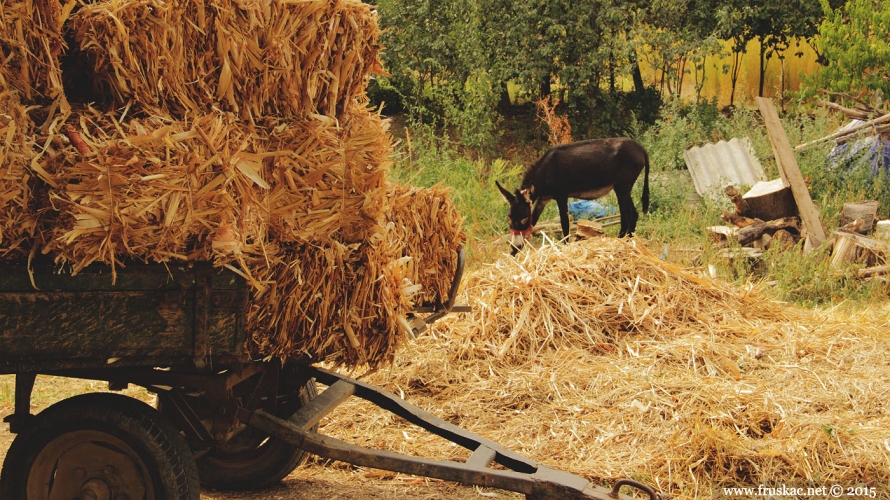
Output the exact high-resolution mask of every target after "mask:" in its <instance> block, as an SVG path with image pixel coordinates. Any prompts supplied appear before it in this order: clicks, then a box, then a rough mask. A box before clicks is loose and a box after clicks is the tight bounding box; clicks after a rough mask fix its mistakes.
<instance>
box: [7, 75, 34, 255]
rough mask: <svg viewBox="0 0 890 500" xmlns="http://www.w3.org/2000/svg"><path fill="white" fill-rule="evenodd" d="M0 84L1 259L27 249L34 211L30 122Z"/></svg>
mask: <svg viewBox="0 0 890 500" xmlns="http://www.w3.org/2000/svg"><path fill="white" fill-rule="evenodd" d="M2 89H3V86H2V85H0V261H2V260H6V259H8V258H13V257H15V256H19V255H21V254H22V253H27V252H28V251H29V250H30V245H29V239H30V238H31V237H33V236H34V231H35V228H36V224H37V214H36V207H35V200H34V189H35V183H34V179H33V175H32V173H31V169H30V167H29V165H30V163H31V160H32V158H34V149H33V148H34V137H33V135H32V134H31V128H32V127H33V124H32V123H31V120H30V118H29V117H28V115H27V114H26V113H25V109H24V107H23V106H21V105H20V104H19V101H18V97H17V95H16V93H15V92H13V91H10V90H2Z"/></svg>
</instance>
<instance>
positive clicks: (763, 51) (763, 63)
mask: <svg viewBox="0 0 890 500" xmlns="http://www.w3.org/2000/svg"><path fill="white" fill-rule="evenodd" d="M765 76H766V47H764V45H763V37H760V83H759V84H758V86H757V97H763V79H764V77H765Z"/></svg>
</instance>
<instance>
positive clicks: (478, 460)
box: [238, 366, 658, 500]
mask: <svg viewBox="0 0 890 500" xmlns="http://www.w3.org/2000/svg"><path fill="white" fill-rule="evenodd" d="M301 371H302V372H303V374H304V375H305V376H310V377H313V378H315V379H316V380H317V381H318V382H320V383H322V384H324V385H327V386H328V389H326V390H325V391H324V392H322V393H321V394H320V395H319V396H317V397H316V398H314V399H313V400H312V401H311V402H310V404H308V405H306V406H304V407H303V408H302V409H300V410H299V411H298V412H297V413H296V414H295V415H294V416H293V417H291V418H290V419H289V420H282V419H280V418H277V417H275V416H273V415H270V414H268V413H267V412H264V411H262V410H253V411H251V410H248V409H241V410H239V413H238V418H239V419H240V420H241V421H242V422H244V423H246V424H248V425H251V426H253V427H256V428H258V429H260V430H262V431H263V432H266V433H268V434H270V435H272V436H275V437H277V438H278V439H281V440H283V441H286V442H289V443H291V444H293V445H295V446H298V447H299V448H301V449H303V450H306V451H308V452H310V453H314V454H316V455H319V456H322V457H325V458H329V459H334V460H341V461H344V462H347V463H351V464H355V465H360V466H365V467H372V468H376V469H384V470H390V471H395V472H403V473H407V474H414V475H418V476H425V477H433V478H438V479H444V480H448V481H456V482H460V483H466V484H473V485H478V486H486V487H492V488H498V489H503V490H508V491H515V492H519V493H524V494H525V495H526V496H527V498H529V499H535V500H551V499H553V500H555V499H561V500H571V499H597V500H614V499H619V498H624V499H629V498H630V497H627V496H624V495H621V494H620V493H619V490H620V488H621V487H622V486H628V487H630V488H633V489H637V490H640V491H642V492H644V493H645V494H647V495H648V496H649V498H650V500H657V498H658V496H657V494H656V492H655V490H653V489H652V488H650V487H649V486H646V485H644V484H642V483H639V482H637V481H633V480H629V479H623V480H621V481H618V482H617V483H616V484H615V487H614V488H613V489H612V490H608V489H605V488H602V487H600V486H596V485H594V484H593V483H591V482H590V481H588V480H587V479H584V478H582V477H580V476H576V475H573V474H570V473H567V472H563V471H559V470H556V469H552V468H549V467H546V466H543V465H541V464H539V463H537V462H534V461H532V460H530V459H528V458H526V457H523V456H522V455H519V454H517V453H515V452H513V451H510V450H508V449H507V448H504V447H503V446H501V445H499V444H497V443H494V442H492V441H490V440H488V439H485V438H483V437H480V436H477V435H476V434H473V433H472V432H469V431H467V430H465V429H462V428H460V427H457V426H456V425H453V424H451V423H449V422H447V421H445V420H443V419H441V418H439V417H436V416H435V415H433V414H431V413H428V412H426V411H424V410H422V409H420V408H418V407H416V406H414V405H412V404H410V403H408V402H407V401H405V400H403V399H400V398H399V397H398V396H396V395H395V394H392V393H390V392H388V391H385V390H383V389H379V388H376V387H373V386H371V385H369V384H366V383H364V382H361V381H358V380H354V379H350V378H348V377H346V376H344V375H341V374H339V373H336V372H333V371H330V370H325V369H323V368H318V367H313V366H305V367H302V368H301ZM353 396H355V397H359V398H362V399H364V400H366V401H369V402H371V403H373V404H375V405H377V406H378V407H380V408H382V409H384V410H387V411H389V412H391V413H393V414H395V415H398V416H399V417H402V418H403V419H405V420H407V421H408V422H410V423H412V424H414V425H417V426H419V427H421V428H423V429H424V430H426V431H428V432H430V433H433V434H435V435H437V436H440V437H442V438H444V439H447V440H449V441H451V442H453V443H455V444H458V445H460V446H462V447H464V448H466V449H468V450H471V451H472V454H471V455H470V457H469V458H468V459H467V460H466V462H457V461H453V460H429V459H425V458H420V457H416V456H411V455H404V454H401V453H394V452H391V451H386V450H376V449H369V448H362V447H360V446H356V445H354V444H351V443H347V442H345V441H342V440H339V439H335V438H332V437H329V436H325V435H322V434H320V433H318V432H314V431H312V430H311V428H312V427H313V426H314V425H316V424H317V423H318V422H319V421H320V420H321V419H322V418H324V417H325V416H326V415H328V414H329V413H330V412H331V411H333V410H334V409H335V408H336V407H337V406H339V405H340V404H342V403H343V402H344V401H346V400H348V399H349V398H350V397H353ZM492 464H499V465H500V466H502V467H503V468H498V469H494V468H491V467H489V466H490V465H492Z"/></svg>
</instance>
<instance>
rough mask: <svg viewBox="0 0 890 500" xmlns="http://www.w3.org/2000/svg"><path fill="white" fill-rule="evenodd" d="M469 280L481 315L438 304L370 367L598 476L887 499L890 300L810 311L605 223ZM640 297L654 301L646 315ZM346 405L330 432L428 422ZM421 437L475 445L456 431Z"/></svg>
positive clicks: (394, 385)
mask: <svg viewBox="0 0 890 500" xmlns="http://www.w3.org/2000/svg"><path fill="white" fill-rule="evenodd" d="M514 276H515V277H516V279H515V280H514ZM637 276H639V279H640V283H639V285H638V286H635V284H636V282H637ZM557 277H559V280H558V281H557ZM466 281H467V283H466V301H467V302H468V303H469V304H471V305H472V306H473V313H472V314H465V315H455V316H449V317H448V318H445V319H443V320H441V321H440V322H439V323H437V324H436V325H435V326H434V327H433V328H432V329H431V333H430V334H429V335H425V336H422V337H420V338H418V339H417V340H415V341H414V342H412V343H411V344H410V345H409V346H407V348H405V349H403V350H402V351H400V353H399V355H398V356H397V358H396V362H395V366H394V367H393V369H392V370H388V371H386V372H385V373H378V374H374V375H372V376H371V377H370V378H369V380H368V381H369V382H370V383H375V384H381V385H382V386H384V387H385V388H387V389H389V390H392V391H394V392H396V393H400V392H401V393H404V394H405V397H406V398H407V399H408V400H409V401H411V402H412V403H414V404H416V405H418V406H421V407H423V408H428V409H430V410H431V411H433V412H434V413H435V414H436V415H438V416H440V417H442V418H444V419H446V420H449V421H452V422H455V423H459V424H460V425H461V426H463V427H466V428H469V429H471V430H473V431H475V432H478V433H480V434H481V435H484V436H485V437H487V438H489V439H492V440H494V441H496V442H501V443H503V444H505V445H506V446H508V447H510V448H511V449H514V450H515V451H517V452H520V453H523V454H526V455H528V456H530V457H531V458H532V459H536V460H539V461H541V462H542V463H544V464H547V465H550V466H553V467H557V468H559V469H561V470H566V471H568V472H572V473H575V474H579V475H581V476H583V477H586V478H588V479H590V480H592V481H594V482H595V483H602V482H605V483H614V481H615V480H616V479H618V478H622V477H638V478H644V482H646V483H648V484H650V485H653V486H654V487H656V488H657V489H658V490H660V491H662V492H664V493H667V494H669V495H671V496H672V497H673V498H681V499H692V498H711V497H721V496H724V495H723V492H722V489H721V488H723V487H734V486H740V487H752V486H753V487H754V488H757V487H758V485H761V484H762V485H765V486H779V487H780V486H782V485H785V486H787V487H809V486H812V487H819V486H823V485H824V486H831V485H835V484H837V485H849V486H848V487H850V488H853V487H855V486H864V487H866V488H875V489H874V490H872V491H874V492H875V495H872V494H867V496H875V497H876V498H887V495H888V493H887V491H886V488H885V486H886V485H887V484H888V483H890V454H888V452H887V443H888V442H890V412H888V411H887V403H886V400H887V398H886V394H887V393H888V391H890V365H888V364H887V359H888V357H890V338H888V337H890V335H888V333H887V332H888V331H890V329H888V324H890V309H888V308H887V307H886V306H881V307H876V308H874V309H872V310H868V311H861V312H855V313H849V312H845V311H843V310H841V309H840V308H829V309H818V310H802V309H798V308H796V307H792V306H789V305H787V304H782V303H779V302H775V301H773V300H771V299H770V298H769V296H767V295H765V294H764V293H763V290H761V289H760V288H759V287H758V286H749V285H745V286H737V285H732V284H727V283H722V282H719V281H715V280H711V279H709V278H707V277H704V276H703V275H701V274H699V272H698V271H696V270H691V269H683V268H680V267H677V266H674V265H672V264H668V263H666V262H662V261H660V260H659V259H658V258H657V257H655V256H653V255H652V254H650V253H649V252H648V251H647V250H645V249H644V248H641V246H640V241H639V240H637V241H636V242H628V241H624V240H616V239H609V238H599V239H596V240H585V241H579V242H576V243H571V244H568V245H557V246H554V247H552V248H551V247H545V249H544V250H543V251H541V252H529V253H523V254H520V256H519V258H518V259H517V258H504V259H502V260H501V261H499V262H497V263H495V264H493V265H491V266H487V267H484V268H481V269H479V270H477V271H476V272H474V273H472V274H471V275H469V276H468V277H467V280H466ZM628 282H630V285H629V284H628ZM644 282H646V284H645V285H644ZM559 297H562V300H564V301H565V302H566V304H565V306H564V307H562V308H560V309H559V311H561V312H560V313H559V314H557V308H556V307H555V306H554V304H553V302H555V301H556V300H558V298H559ZM641 297H643V298H645V300H644V302H645V303H646V304H649V305H650V306H651V305H655V306H656V307H655V308H653V309H652V310H650V311H649V312H648V313H646V311H647V309H648V307H649V306H645V307H644V304H643V302H638V301H637V300H638V299H639V298H641ZM529 300H531V301H533V304H532V308H531V310H530V311H529V312H528V313H527V314H526V315H525V317H524V318H523V316H522V313H521V310H522V308H523V307H524V306H525V302H526V301H529ZM462 301H463V300H462ZM508 304H515V305H516V306H517V307H518V309H519V311H513V310H511V308H510V307H507V305H508ZM622 304H623V306H622ZM619 308H620V309H621V312H620V313H619V311H618V309H619ZM585 320H586V321H585ZM655 320H657V321H655ZM585 325H586V326H585ZM514 328H515V329H516V334H515V337H514V339H513V341H512V344H511V345H509V346H508V347H507V349H503V346H504V343H505V342H506V341H507V339H509V338H510V336H511V335H513V331H514ZM573 330H574V331H573ZM523 350H524V351H526V352H524V353H523V352H521V351H523ZM501 351H503V352H504V355H503V356H499V355H498V354H499V353H500V352H501ZM531 353H534V355H531ZM350 405H351V406H350V407H349V408H344V411H351V414H352V415H354V416H355V418H352V419H337V420H335V421H331V422H329V423H326V424H325V425H324V428H323V429H322V432H325V433H326V434H329V435H332V436H334V437H342V438H355V436H359V438H357V444H362V445H378V444H379V443H381V442H383V443H393V444H388V445H387V448H388V449H395V448H396V447H397V446H398V444H399V443H404V442H405V439H404V437H403V434H402V433H406V434H405V435H407V436H411V437H414V436H415V434H414V432H415V431H414V430H413V429H412V428H411V426H410V424H404V423H402V422H399V421H398V419H392V421H385V422H384V420H385V419H386V418H388V417H386V416H385V415H381V412H379V411H376V410H374V409H373V408H370V407H369V406H368V405H365V404H364V403H363V402H350ZM383 423H385V424H386V425H383ZM387 433H392V437H391V438H390V437H388V436H390V435H389V434H387ZM353 441H356V439H353ZM409 447H410V449H411V452H412V453H416V454H419V455H421V456H427V455H435V456H442V457H445V458H452V459H466V458H467V457H468V456H469V453H470V452H469V451H467V450H460V449H459V448H457V447H454V446H452V445H451V444H450V443H447V442H443V441H442V440H425V439H414V440H412V441H410V444H409ZM865 491H868V490H867V489H866V490H865Z"/></svg>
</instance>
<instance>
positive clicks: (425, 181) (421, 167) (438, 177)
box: [390, 126, 522, 262]
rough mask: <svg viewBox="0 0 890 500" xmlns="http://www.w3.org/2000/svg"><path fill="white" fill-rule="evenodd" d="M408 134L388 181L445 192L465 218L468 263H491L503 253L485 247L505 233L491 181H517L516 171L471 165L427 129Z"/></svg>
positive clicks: (500, 165)
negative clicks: (448, 190) (441, 188)
mask: <svg viewBox="0 0 890 500" xmlns="http://www.w3.org/2000/svg"><path fill="white" fill-rule="evenodd" d="M410 134H411V141H410V149H409V146H408V144H409V143H408V142H407V141H405V142H403V143H402V144H401V146H399V149H398V150H397V151H396V162H395V164H394V166H393V168H392V171H391V173H390V178H391V179H392V180H394V181H397V182H402V183H407V184H412V185H415V186H423V187H429V186H433V185H436V184H440V183H441V184H443V185H445V186H451V187H452V188H453V191H452V199H453V200H454V203H455V205H456V206H457V208H458V210H459V211H460V213H461V214H462V215H463V216H464V217H465V218H466V220H465V222H464V230H465V231H466V233H467V236H468V240H469V242H470V243H469V245H468V248H467V256H468V260H469V261H470V262H479V261H483V260H490V259H492V258H493V257H494V255H496V254H497V253H498V252H500V251H503V248H500V247H497V246H492V245H490V243H489V242H490V241H491V240H492V238H494V237H496V236H497V235H501V234H504V233H505V232H506V230H507V215H506V214H507V204H506V203H505V202H504V199H503V198H502V197H501V195H500V193H499V192H498V190H497V188H496V187H495V185H494V181H495V180H498V181H501V182H503V181H504V180H505V179H513V178H517V177H518V176H519V175H520V173H521V171H522V167H521V166H520V165H516V164H510V163H508V162H506V161H504V160H501V159H497V160H494V161H492V162H490V163H489V162H485V161H482V160H471V159H469V158H467V157H466V156H465V155H462V154H460V153H459V152H458V148H457V147H456V145H455V144H454V143H453V142H450V141H449V140H448V139H443V138H441V137H439V136H437V135H436V132H435V130H434V129H433V128H432V127H429V126H426V127H418V128H415V129H412V130H411V132H410Z"/></svg>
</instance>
